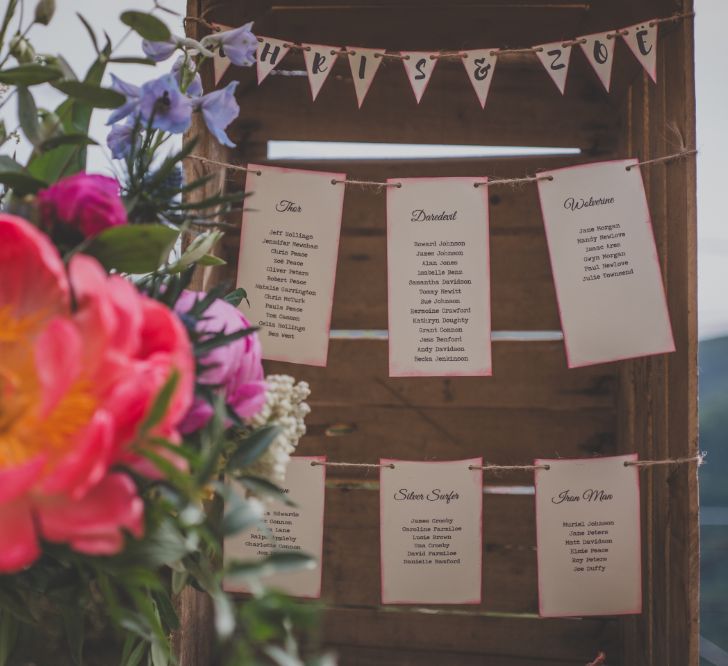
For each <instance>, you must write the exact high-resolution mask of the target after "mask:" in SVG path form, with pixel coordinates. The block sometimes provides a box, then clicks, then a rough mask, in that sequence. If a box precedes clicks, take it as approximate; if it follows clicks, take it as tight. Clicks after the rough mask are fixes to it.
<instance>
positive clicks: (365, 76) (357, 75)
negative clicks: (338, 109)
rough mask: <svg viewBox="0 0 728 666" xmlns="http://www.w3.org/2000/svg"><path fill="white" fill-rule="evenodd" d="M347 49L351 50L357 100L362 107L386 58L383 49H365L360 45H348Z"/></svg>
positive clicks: (352, 72)
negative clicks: (383, 55)
mask: <svg viewBox="0 0 728 666" xmlns="http://www.w3.org/2000/svg"><path fill="white" fill-rule="evenodd" d="M346 50H347V51H348V52H349V66H350V67H351V77H352V79H353V80H354V90H355V92H356V101H357V103H358V104H359V108H360V109H361V105H362V104H363V103H364V98H365V97H366V96H367V93H368V92H369V88H370V86H371V85H372V81H374V75H375V74H376V73H377V70H378V69H379V66H380V65H381V64H382V61H383V60H384V58H382V57H381V54H382V53H383V51H382V50H381V49H363V48H360V47H358V46H347V47H346Z"/></svg>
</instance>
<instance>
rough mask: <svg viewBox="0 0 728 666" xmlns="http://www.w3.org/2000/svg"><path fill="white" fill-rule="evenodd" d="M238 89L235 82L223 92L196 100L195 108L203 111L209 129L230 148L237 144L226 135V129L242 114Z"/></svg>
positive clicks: (209, 94)
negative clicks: (237, 99) (236, 91)
mask: <svg viewBox="0 0 728 666" xmlns="http://www.w3.org/2000/svg"><path fill="white" fill-rule="evenodd" d="M237 87H238V82H237V81H233V82H232V83H228V85H227V86H225V87H224V88H223V89H222V90H215V91H214V92H211V93H208V94H207V95H204V96H203V97H200V98H199V99H198V100H195V106H196V107H197V108H199V109H200V111H202V118H203V119H204V121H205V125H207V129H209V130H210V132H211V133H212V134H213V136H214V137H215V138H216V139H217V140H218V141H219V142H220V143H221V144H222V145H223V146H229V147H230V148H235V144H234V143H233V142H232V141H231V140H230V138H229V137H228V135H227V134H226V133H225V129H226V128H227V126H228V125H229V124H230V123H231V122H233V120H235V119H236V118H237V117H238V114H239V113H240V107H239V106H238V103H237V102H236V101H235V89H236V88H237Z"/></svg>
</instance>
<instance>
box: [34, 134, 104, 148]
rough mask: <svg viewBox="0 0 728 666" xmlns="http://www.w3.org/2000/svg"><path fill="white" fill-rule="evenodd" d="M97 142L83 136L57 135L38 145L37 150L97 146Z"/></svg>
mask: <svg viewBox="0 0 728 666" xmlns="http://www.w3.org/2000/svg"><path fill="white" fill-rule="evenodd" d="M98 145H99V144H98V142H97V141H94V140H93V139H92V138H91V137H89V136H86V135H85V134H59V135H58V136H53V137H51V138H50V139H46V140H45V141H43V142H41V143H40V144H39V145H38V150H41V151H47V150H53V149H54V148H58V147H59V146H98Z"/></svg>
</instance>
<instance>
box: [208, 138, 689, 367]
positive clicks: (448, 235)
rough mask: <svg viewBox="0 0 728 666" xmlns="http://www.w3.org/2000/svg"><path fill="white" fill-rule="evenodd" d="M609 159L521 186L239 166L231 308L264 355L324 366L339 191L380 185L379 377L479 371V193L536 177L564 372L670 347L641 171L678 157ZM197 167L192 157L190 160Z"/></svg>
mask: <svg viewBox="0 0 728 666" xmlns="http://www.w3.org/2000/svg"><path fill="white" fill-rule="evenodd" d="M694 152H695V151H683V152H681V153H678V154H675V155H669V156H665V157H662V158H657V159H655V160H649V161H648V162H643V163H639V162H638V161H637V160H634V159H629V160H614V161H609V162H597V163H592V164H584V165H579V166H573V167H568V168H563V169H557V170H553V171H545V172H541V173H539V174H538V175H536V176H528V177H525V178H520V179H500V180H497V179H490V180H488V179H487V178H483V177H479V178H476V177H456V178H447V177H446V178H398V179H391V180H389V181H387V182H382V183H362V182H361V181H352V180H347V179H346V176H345V174H342V173H325V172H317V171H302V170H298V169H287V168H280V167H272V166H264V165H256V164H250V165H248V166H247V167H235V166H233V165H227V166H230V167H232V168H237V169H240V170H243V171H246V172H248V173H247V179H248V180H247V183H246V189H248V190H249V191H251V192H252V196H251V198H250V201H251V203H252V205H251V206H250V207H248V208H246V209H245V211H244V212H243V220H242V229H241V243H240V261H239V266H238V276H237V284H238V286H240V287H243V288H244V289H245V290H246V291H247V294H248V298H247V300H245V301H243V303H241V305H240V307H241V309H242V310H243V311H244V312H245V314H246V316H247V317H248V319H249V320H250V321H251V322H253V324H254V325H255V326H258V327H259V328H260V334H259V335H260V338H261V342H262V346H263V355H264V358H266V359H269V360H276V361H287V362H290V363H301V364H307V365H314V366H325V365H326V362H327V355H328V347H329V338H330V333H331V331H330V324H331V312H332V308H333V301H334V282H335V277H336V269H337V257H338V248H339V233H340V228H341V220H342V211H343V204H344V192H345V189H346V187H345V186H347V185H360V184H363V185H364V186H368V185H376V186H379V187H381V188H384V189H386V197H387V265H388V269H387V270H388V291H389V294H388V309H389V318H388V320H389V334H388V338H389V374H390V376H392V377H435V376H488V375H490V374H491V373H492V363H491V324H490V319H491V316H490V311H491V308H490V291H491V289H490V268H489V264H490V260H489V229H488V215H489V211H488V196H487V190H488V188H489V187H492V186H494V185H497V184H503V183H508V184H513V183H523V182H526V183H528V182H535V183H536V185H537V187H538V193H539V198H540V202H541V211H542V216H543V220H544V226H545V231H546V238H547V241H548V250H549V255H550V259H551V267H552V273H553V278H554V283H555V287H556V296H557V301H558V306H559V311H560V316H561V325H562V330H563V335H564V343H565V347H566V357H567V364H568V366H569V367H570V368H577V367H582V366H586V365H592V364H596V363H605V362H611V361H618V360H623V359H627V358H635V357H639V356H648V355H653V354H662V353H667V352H672V351H674V350H675V344H674V341H673V335H672V329H671V325H670V318H669V314H668V308H667V301H666V297H665V291H664V288H663V283H662V276H661V271H660V265H659V260H658V254H657V248H656V245H655V239H654V236H653V230H652V223H651V221H650V211H649V209H648V205H647V198H646V195H645V189H644V184H643V180H642V176H641V173H640V169H639V168H638V167H639V166H641V165H644V164H652V163H656V162H666V161H669V160H672V159H679V158H683V157H685V156H687V155H691V154H693V153H694ZM196 159H201V160H202V161H207V162H209V160H206V159H205V158H196Z"/></svg>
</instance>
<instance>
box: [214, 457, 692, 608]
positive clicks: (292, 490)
mask: <svg viewBox="0 0 728 666" xmlns="http://www.w3.org/2000/svg"><path fill="white" fill-rule="evenodd" d="M701 460H702V458H701V456H699V455H698V456H694V457H690V458H681V459H675V460H645V461H639V460H638V459H637V455H636V454H630V455H622V456H613V457H604V458H587V459H576V460H565V459H555V460H552V459H548V460H546V459H543V460H542V459H539V460H535V461H534V463H533V464H532V465H515V466H499V465H483V461H482V459H481V458H472V459H468V460H455V461H440V462H435V461H427V462H425V461H404V460H391V459H382V460H380V461H379V463H377V464H355V463H336V462H327V461H326V459H325V458H324V457H304V456H296V457H294V458H293V459H292V460H291V463H290V466H289V469H288V473H287V479H286V484H285V488H284V494H285V497H287V498H290V500H292V501H289V503H287V504H269V505H268V506H267V510H266V511H265V514H264V518H263V523H262V525H261V526H259V527H256V528H254V529H250V530H248V531H247V532H243V533H241V534H239V535H237V536H235V537H232V538H229V539H227V540H226V541H225V547H224V556H225V559H226V560H228V561H232V560H236V561H240V560H243V561H251V560H253V561H255V560H259V559H261V558H265V557H266V556H268V555H270V554H271V553H274V552H279V553H280V552H283V553H291V552H295V553H307V554H309V555H312V556H313V557H314V558H315V559H316V561H317V562H318V566H316V567H312V568H310V569H308V570H305V571H295V572H287V573H279V574H276V575H275V576H273V577H272V579H271V580H270V581H268V582H269V584H270V585H271V586H273V587H276V588H279V589H282V590H284V591H286V592H287V593H289V594H291V595H293V596H298V597H306V598H319V597H320V596H321V591H322V585H321V582H322V569H323V567H324V566H327V563H326V562H325V561H324V560H323V555H324V549H323V537H324V505H325V487H326V474H325V470H326V468H327V467H329V466H347V467H364V468H377V469H378V470H379V472H380V478H379V507H380V511H379V513H380V521H379V532H380V576H381V595H380V598H381V603H382V604H418V605H428V604H459V605H460V604H462V605H465V604H470V605H479V604H481V603H482V602H483V596H484V593H483V570H484V567H487V566H488V563H487V556H485V557H484V555H485V550H484V547H483V543H484V537H483V533H484V529H485V531H487V530H488V525H485V526H484V525H483V472H484V471H492V470H497V471H509V470H529V471H532V472H533V473H534V486H535V489H534V494H535V510H536V552H537V569H538V598H539V614H540V615H541V616H542V617H567V616H582V617H583V616H589V615H622V614H636V613H640V612H641V610H642V564H641V562H642V557H641V537H640V534H641V526H640V491H639V478H638V475H639V470H640V469H642V468H647V467H650V468H651V467H654V466H658V465H669V466H675V465H685V464H693V463H695V464H700V462H701ZM233 488H236V489H237V492H238V493H240V494H244V493H245V490H244V489H243V488H242V487H237V486H235V485H233ZM485 501H486V502H487V501H488V500H487V499H486V500H485ZM294 502H295V504H294ZM352 527H354V526H352ZM355 574H356V572H352V575H355ZM338 575H339V576H340V575H341V573H339V574H338ZM226 588H227V589H228V590H229V591H237V592H248V591H250V590H249V589H248V588H247V586H246V581H245V579H244V578H242V579H240V578H234V577H231V578H229V579H228V580H226ZM486 593H487V590H486Z"/></svg>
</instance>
